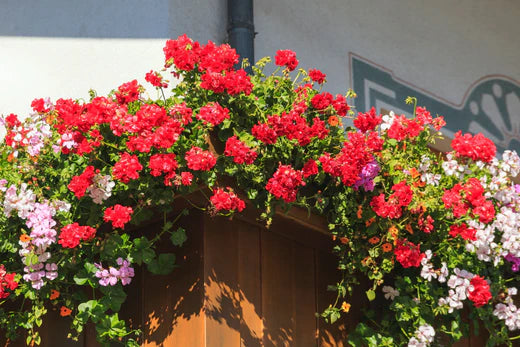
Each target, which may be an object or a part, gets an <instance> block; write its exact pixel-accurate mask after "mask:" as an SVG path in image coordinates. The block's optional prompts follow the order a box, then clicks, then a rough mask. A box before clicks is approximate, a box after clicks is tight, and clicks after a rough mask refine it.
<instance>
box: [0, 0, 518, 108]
mask: <svg viewBox="0 0 520 347" xmlns="http://www.w3.org/2000/svg"><path fill="white" fill-rule="evenodd" d="M226 10H227V8H226V0H206V1H204V0H191V1H182V0H110V1H106V0H82V1H79V0H70V1H63V0H46V1H38V0H4V1H3V2H2V5H1V10H0V79H1V81H2V83H0V114H6V113H10V112H14V113H19V114H21V115H22V114H24V113H26V112H28V110H29V109H30V108H29V104H30V101H31V100H32V99H33V98H35V97H45V96H50V97H51V98H52V99H54V100H55V99H56V98H58V97H86V96H87V91H88V89H90V88H95V89H97V90H98V91H99V92H100V93H106V92H107V91H109V90H110V89H112V88H115V87H117V86H118V85H119V84H121V83H123V82H126V81H128V80H130V79H133V78H135V77H140V79H141V81H142V80H143V78H144V74H145V73H146V72H147V71H149V70H150V69H152V68H159V67H160V66H161V65H162V58H163V56H162V47H163V44H164V41H165V39H167V38H172V37H173V38H174V37H177V36H178V35H180V34H182V33H187V34H188V35H189V36H191V37H193V38H194V39H197V40H200V41H202V42H205V41H207V40H208V39H210V40H213V41H215V42H217V43H221V42H223V41H224V40H225V38H226V15H227V13H226ZM254 12H255V29H256V31H257V32H258V35H257V37H256V40H255V49H256V52H255V55H256V58H260V57H262V56H265V55H271V56H272V55H274V53H275V52H276V50H277V49H283V48H290V49H293V50H294V51H296V52H297V55H298V58H299V60H300V62H301V66H302V67H304V68H311V67H315V68H320V69H321V70H323V71H324V72H325V73H326V74H327V75H328V81H329V84H328V87H327V89H328V90H329V91H331V92H334V93H339V92H345V90H346V89H347V88H348V87H349V86H350V85H349V83H350V82H349V77H350V76H349V64H348V54H349V52H353V53H355V54H357V55H359V56H362V57H364V58H366V59H369V60H371V61H373V62H375V63H377V64H380V65H382V66H384V67H385V68H387V69H389V70H392V71H393V72H394V74H395V75H396V76H398V77H400V78H402V79H403V80H406V81H409V82H412V83H413V84H415V85H416V86H418V87H421V88H424V89H426V90H428V91H430V92H432V93H434V94H436V95H438V96H440V97H443V98H445V99H447V100H450V101H452V102H453V103H455V104H456V103H460V102H461V100H462V98H463V96H464V93H465V92H466V91H467V89H468V87H469V86H470V85H471V84H472V83H473V82H475V81H476V80H478V79H479V78H481V77H482V76H485V75H490V74H502V75H506V76H509V77H511V78H512V79H516V80H517V81H518V80H520V66H519V63H518V62H519V61H520V59H519V58H520V40H518V37H520V26H519V25H518V24H517V20H518V18H520V2H518V1H516V0H458V1H452V0H437V1H417V0H399V1H386V0H377V1H376V0H373V1H365V0H321V1H315V0H255V1H254Z"/></svg>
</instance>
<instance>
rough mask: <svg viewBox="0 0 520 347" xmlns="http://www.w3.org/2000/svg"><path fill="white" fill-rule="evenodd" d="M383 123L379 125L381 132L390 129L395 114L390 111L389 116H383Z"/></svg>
mask: <svg viewBox="0 0 520 347" xmlns="http://www.w3.org/2000/svg"><path fill="white" fill-rule="evenodd" d="M382 119H383V122H382V123H381V126H380V128H381V131H386V130H388V129H390V127H391V126H392V123H393V122H394V119H395V113H394V111H390V114H385V115H384V116H383V118H382Z"/></svg>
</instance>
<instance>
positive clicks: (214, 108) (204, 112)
mask: <svg viewBox="0 0 520 347" xmlns="http://www.w3.org/2000/svg"><path fill="white" fill-rule="evenodd" d="M197 119H202V121H203V123H204V124H207V123H210V124H212V125H213V126H216V125H219V124H220V123H222V122H223V121H224V119H229V110H228V109H227V108H225V107H222V106H220V104H219V103H218V102H210V103H209V104H207V105H205V106H202V107H201V108H200V111H199V114H198V115H197Z"/></svg>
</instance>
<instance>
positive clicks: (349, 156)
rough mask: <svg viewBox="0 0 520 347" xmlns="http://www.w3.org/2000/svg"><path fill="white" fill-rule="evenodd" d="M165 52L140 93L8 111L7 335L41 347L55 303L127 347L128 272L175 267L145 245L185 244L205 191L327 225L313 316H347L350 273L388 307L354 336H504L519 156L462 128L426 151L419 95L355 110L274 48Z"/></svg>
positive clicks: (76, 329) (224, 206) (1, 175)
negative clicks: (152, 221) (193, 206)
mask: <svg viewBox="0 0 520 347" xmlns="http://www.w3.org/2000/svg"><path fill="white" fill-rule="evenodd" d="M164 54H165V68H164V69H163V70H161V71H160V72H159V71H150V72H149V73H147V74H146V81H147V82H149V83H150V84H151V86H152V87H153V88H152V89H151V91H149V92H146V91H145V89H144V87H143V86H141V85H139V84H138V82H137V81H136V80H134V81H131V82H128V83H125V84H123V85H121V86H120V87H118V88H117V90H114V91H113V92H112V93H110V94H109V95H107V96H98V95H96V94H95V92H91V95H90V100H89V101H88V102H87V101H78V100H71V99H59V100H57V101H56V102H54V103H52V102H50V101H49V100H44V99H37V100H34V101H33V102H32V107H33V110H34V112H33V113H32V114H31V115H29V117H28V118H26V119H25V120H24V121H20V120H19V118H18V117H17V116H16V115H14V114H11V115H8V116H6V117H4V118H3V120H4V123H5V126H6V128H7V134H6V136H5V141H4V142H3V144H2V145H1V150H0V156H2V161H1V165H0V179H1V181H0V191H1V192H0V203H1V206H2V212H1V213H0V219H1V220H2V223H1V224H0V228H1V229H2V230H1V233H0V299H1V300H2V301H1V302H0V327H1V328H2V330H3V331H5V332H6V334H7V336H8V337H9V338H15V337H16V336H17V335H18V334H20V333H21V332H22V331H23V330H28V335H27V343H28V344H31V343H33V344H34V343H35V344H39V343H40V337H39V336H38V334H37V327H38V326H39V325H41V322H42V318H43V316H44V315H45V313H46V312H47V311H48V310H49V309H55V310H59V313H60V314H61V316H63V317H64V318H63V319H69V320H70V322H71V330H72V337H73V338H74V336H77V335H78V334H79V333H81V332H82V330H83V326H84V325H85V324H86V323H87V322H93V323H94V324H95V326H96V332H97V336H98V340H99V341H100V342H104V343H109V342H120V343H123V344H126V345H137V341H136V336H137V335H138V332H137V331H134V330H130V329H128V328H127V327H126V324H125V322H124V321H123V320H121V319H120V318H119V316H118V311H119V309H120V307H121V305H124V301H125V298H126V294H125V286H126V285H128V284H129V283H131V281H132V279H133V277H134V268H135V267H136V266H146V268H147V269H148V271H151V272H153V273H158V274H168V273H170V272H171V270H173V268H174V265H175V264H174V261H175V255H174V254H171V253H162V254H158V252H157V250H156V247H155V246H156V243H157V241H158V240H159V239H161V237H164V236H165V235H169V238H170V240H171V242H172V243H173V244H174V245H177V246H181V245H182V243H183V242H184V241H185V239H186V237H189V230H186V231H185V230H184V229H182V228H178V227H177V226H176V224H175V223H176V220H177V218H178V217H180V216H175V215H172V211H173V208H172V206H173V205H174V204H175V201H174V199H175V198H176V197H179V196H187V195H189V194H191V193H193V192H194V191H202V192H204V191H210V192H212V194H209V195H208V197H207V204H206V205H205V206H199V207H200V208H205V209H207V210H208V211H209V212H210V213H213V214H223V215H227V216H232V215H233V214H235V213H240V212H241V211H243V210H244V209H245V208H250V209H258V210H260V211H261V216H262V218H263V220H264V221H265V223H266V224H267V225H269V224H270V223H271V219H272V218H273V216H274V214H275V211H276V209H277V208H282V209H289V208H290V207H291V206H299V207H302V208H305V209H308V210H309V211H311V212H312V213H315V214H319V215H323V216H324V217H326V218H327V221H328V223H329V224H328V225H329V229H330V232H331V235H332V236H333V237H334V239H335V240H336V241H337V243H336V246H335V251H336V253H337V254H338V255H339V257H340V263H339V269H340V271H342V272H343V280H342V281H341V282H339V283H337V284H335V285H333V287H334V290H336V291H337V293H338V300H336V303H334V304H332V303H331V304H332V305H331V306H330V307H329V308H328V309H327V310H326V311H325V312H323V313H322V317H323V318H324V319H326V320H328V321H330V322H332V323H333V322H334V321H336V320H337V319H338V318H339V317H340V316H341V314H343V313H347V312H348V311H349V309H350V304H349V302H348V301H349V297H350V295H351V294H352V292H353V291H354V290H355V289H356V286H355V284H356V278H357V275H359V274H363V275H365V276H366V277H368V278H369V279H370V280H372V281H373V287H372V288H371V289H369V290H368V291H367V292H366V295H367V296H368V299H369V300H373V299H374V298H375V297H376V296H384V298H385V299H386V300H388V306H386V307H385V308H383V312H382V313H381V314H380V315H379V316H378V317H370V313H368V317H367V319H366V320H365V321H363V322H361V323H359V325H358V326H357V328H356V329H355V331H353V332H352V333H351V334H350V336H349V342H350V344H351V345H354V346H362V345H368V346H395V345H408V346H429V345H436V344H437V343H438V342H439V341H443V343H450V342H453V341H456V340H458V339H460V338H461V337H463V336H465V335H468V334H470V331H469V327H470V324H469V321H468V320H474V321H476V322H481V324H482V326H483V327H485V328H486V329H487V330H488V331H489V332H490V339H489V345H494V344H499V343H509V344H510V345H511V344H512V342H511V341H513V340H514V339H515V338H516V337H513V335H512V334H511V331H514V330H517V329H519V328H520V313H519V311H518V308H517V306H516V305H515V301H514V296H515V295H516V293H517V288H516V286H517V285H518V283H517V282H518V275H517V271H518V269H519V266H520V233H519V226H520V197H519V191H520V188H519V186H517V185H515V184H514V182H513V181H512V178H513V177H515V176H516V175H517V174H518V172H519V170H520V158H519V157H518V155H517V154H516V153H514V152H510V151H506V152H504V153H503V154H502V156H501V158H502V159H500V160H499V159H497V158H496V149H495V145H494V144H493V143H492V142H491V141H490V140H489V139H487V138H485V137H484V136H483V135H481V134H477V135H475V136H472V135H470V134H461V133H457V134H456V135H455V138H454V140H453V141H452V147H453V151H452V152H450V153H447V154H440V153H438V152H436V151H434V150H432V149H431V147H430V145H431V144H432V143H433V142H435V140H436V139H438V138H440V136H441V135H440V132H439V131H440V130H441V128H442V127H443V125H444V121H443V119H442V117H440V116H436V117H433V116H432V115H431V114H430V112H429V111H428V110H426V109H424V108H422V107H417V106H416V100H415V99H413V98H410V99H409V100H407V101H408V103H409V104H410V108H411V109H412V110H413V118H411V119H410V118H406V117H405V116H399V115H395V114H393V113H390V114H389V115H384V116H382V115H378V114H377V113H376V112H375V110H374V109H372V110H371V111H370V112H367V113H359V114H357V115H355V113H354V112H353V110H351V109H350V106H349V104H348V103H347V99H348V98H351V97H355V94H354V93H353V92H352V91H349V92H347V94H346V95H336V96H333V95H331V94H330V93H328V92H324V91H322V88H323V85H324V83H325V81H326V76H325V75H324V74H323V73H322V72H320V71H319V70H315V69H311V70H309V71H305V70H303V69H300V70H296V69H297V66H298V60H297V58H296V55H295V53H294V52H292V51H290V50H280V51H278V52H277V54H276V57H275V64H276V66H277V68H276V70H275V71H274V73H272V74H270V75H266V74H264V68H265V66H266V65H267V64H268V63H269V62H270V59H269V58H264V59H262V60H260V61H259V62H258V63H257V64H256V65H255V66H253V67H252V70H253V74H252V75H248V74H246V72H245V71H244V70H243V69H235V68H234V66H235V64H237V63H238V61H239V57H238V56H237V54H236V52H235V51H234V50H233V49H231V48H230V47H229V46H228V45H220V46H217V45H215V44H213V43H212V42H208V43H207V44H206V45H201V44H199V43H198V42H195V41H193V40H191V39H190V38H188V37H187V36H185V35H183V36H180V37H179V38H178V39H176V40H169V41H167V42H166V46H165V47H164ZM170 76H171V77H173V78H175V79H176V80H177V83H176V84H175V85H174V86H173V87H169V81H168V80H167V79H169V78H170ZM154 88H155V90H154ZM154 93H156V94H157V97H155V98H154V97H151V96H150V95H149V94H154ZM345 118H352V119H353V124H354V126H355V128H346V129H345V127H344V125H343V124H344V120H345ZM210 139H212V140H213V141H221V143H222V151H220V152H219V151H215V150H214V149H213V147H212V146H210ZM230 178H231V179H230ZM225 182H228V183H225ZM229 182H233V183H232V184H230V183H229ZM229 185H232V186H233V187H229ZM208 189H209V190H208ZM151 211H153V212H151ZM153 213H155V214H157V213H161V214H164V216H165V222H164V226H163V228H162V230H160V231H158V232H157V234H156V235H154V236H153V237H146V236H142V235H139V236H136V235H134V234H132V232H129V231H128V229H129V226H130V224H133V225H139V224H140V223H142V222H143V221H144V220H146V219H147V218H149V217H150V215H151V214H153ZM182 213H185V212H182ZM463 309H464V310H465V311H464V312H465V313H466V316H467V317H466V318H464V319H463V315H462V314H461V313H462V310H463ZM468 317H469V318H468ZM439 343H440V342H439Z"/></svg>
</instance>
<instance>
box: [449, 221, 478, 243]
mask: <svg viewBox="0 0 520 347" xmlns="http://www.w3.org/2000/svg"><path fill="white" fill-rule="evenodd" d="M476 233H477V231H476V230H475V229H473V228H469V227H468V226H467V225H466V223H461V224H460V225H455V224H454V225H452V226H450V236H451V237H457V236H458V235H460V237H462V238H463V239H464V240H471V241H476V240H477V237H476Z"/></svg>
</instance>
